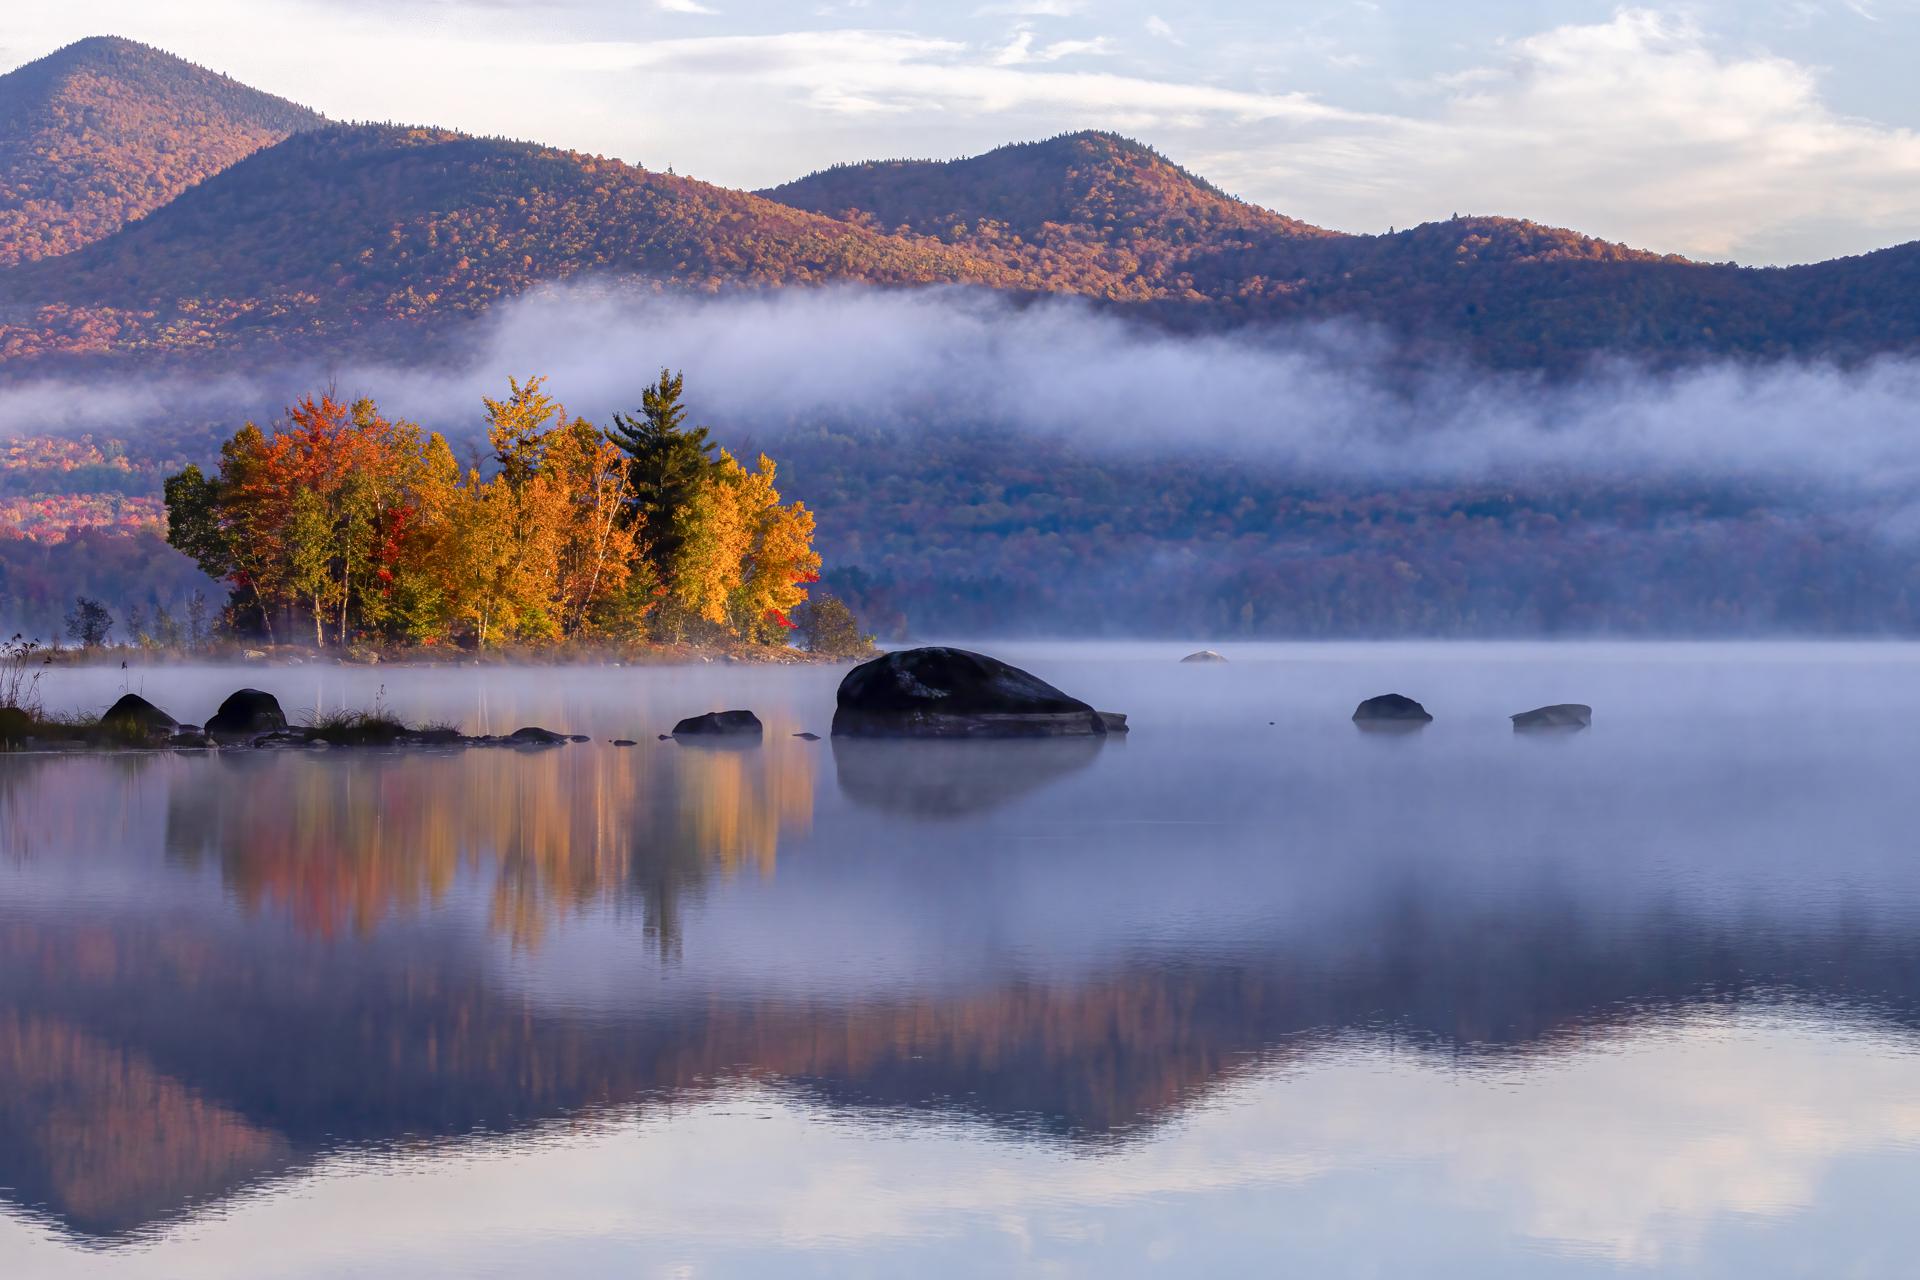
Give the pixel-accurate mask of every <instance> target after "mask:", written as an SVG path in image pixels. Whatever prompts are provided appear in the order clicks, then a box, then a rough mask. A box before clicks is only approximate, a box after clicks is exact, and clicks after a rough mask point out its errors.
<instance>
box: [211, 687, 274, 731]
mask: <svg viewBox="0 0 1920 1280" xmlns="http://www.w3.org/2000/svg"><path fill="white" fill-rule="evenodd" d="M286 727H287V715H286V712H284V711H282V710H280V700H279V699H278V698H276V697H274V696H273V695H272V694H270V693H262V692H261V691H260V690H258V689H241V690H238V691H237V692H235V693H233V694H232V695H231V696H229V697H228V698H227V700H226V701H225V702H223V703H221V704H220V710H218V711H216V712H214V715H213V719H211V720H209V721H207V725H206V729H207V736H208V737H209V738H212V739H214V740H215V741H223V742H233V741H241V740H244V739H247V738H257V737H259V736H260V735H261V734H264V733H278V732H280V731H281V730H283V729H285V728H286Z"/></svg>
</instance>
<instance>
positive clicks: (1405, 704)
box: [1353, 693, 1433, 728]
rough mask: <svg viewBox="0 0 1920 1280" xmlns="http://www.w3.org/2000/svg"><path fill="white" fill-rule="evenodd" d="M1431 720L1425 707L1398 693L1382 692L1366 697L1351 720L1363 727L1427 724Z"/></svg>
mask: <svg viewBox="0 0 1920 1280" xmlns="http://www.w3.org/2000/svg"><path fill="white" fill-rule="evenodd" d="M1432 720H1433V717H1432V716H1431V715H1429V714H1428V713H1427V709H1426V708H1425V707H1423V706H1421V705H1420V704H1419V703H1417V702H1415V701H1414V700H1413V699H1412V698H1409V697H1407V696H1405V695H1404V694H1398V693H1383V694H1381V695H1380V696H1379V697H1377V698H1368V699H1367V700H1366V701H1365V702H1363V703H1361V704H1360V705H1359V706H1358V707H1357V708H1355V709H1354V713H1353V722H1354V723H1355V724H1357V725H1360V726H1362V727H1363V728H1369V727H1376V726H1379V727H1393V728H1408V727H1412V726H1417V725H1423V724H1429V723H1431V722H1432Z"/></svg>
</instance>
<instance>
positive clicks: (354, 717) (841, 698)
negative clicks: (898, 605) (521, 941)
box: [0, 647, 1593, 751]
mask: <svg viewBox="0 0 1920 1280" xmlns="http://www.w3.org/2000/svg"><path fill="white" fill-rule="evenodd" d="M1196 660H1197V661H1200V662H1204V663H1213V662H1220V661H1225V659H1224V658H1222V657H1220V655H1218V654H1213V653H1212V652H1211V651H1208V652H1206V653H1204V654H1197V655H1194V656H1193V657H1190V658H1187V659H1185V661H1187V662H1194V661H1196ZM1433 719H1434V717H1433V715H1432V714H1431V713H1430V712H1428V710H1427V709H1426V708H1425V707H1424V706H1422V705H1421V704H1420V703H1418V702H1416V701H1415V700H1414V699H1412V698H1409V697H1406V696H1404V695H1401V694H1384V695H1382V696H1380V697H1377V698H1369V699H1368V700H1367V701H1365V702H1363V703H1361V704H1360V706H1359V707H1358V708H1357V709H1356V710H1355V712H1354V714H1353V721H1354V723H1355V725H1356V726H1357V727H1359V728H1361V729H1363V730H1367V731H1370V732H1396V733H1408V732H1417V731H1418V730H1420V729H1423V728H1425V727H1426V726H1427V725H1429V724H1431V723H1432V722H1433ZM1512 721H1513V728H1514V731H1515V732H1517V733H1543V732H1546V733H1553V732H1561V733H1564V732H1575V733H1578V732H1581V731H1584V730H1586V729H1587V728H1589V727H1590V726H1591V725H1592V723H1593V709H1592V708H1591V707H1589V706H1586V705H1585V704H1583V703H1564V704H1560V705H1557V706H1551V707H1541V708H1538V709H1536V710H1533V711H1527V712H1521V713H1520V714H1518V715H1515V716H1513V717H1512ZM1127 731H1128V726H1127V717H1126V716H1125V715H1122V714H1120V713H1119V712H1114V711H1100V710H1096V709H1095V708H1094V707H1093V706H1092V705H1090V704H1088V703H1086V702H1082V701H1080V700H1079V699H1077V698H1074V697H1071V696H1069V695H1068V694H1066V693H1063V692H1061V691H1060V690H1059V689H1057V688H1055V687H1054V686H1053V685H1051V684H1048V683H1047V682H1046V681H1044V680H1042V679H1040V678H1039V677H1038V676H1035V675H1033V674H1031V673H1030V672H1026V671H1022V670H1021V669H1020V668H1018V667H1014V666H1010V665H1009V664H1007V663H1005V662H1002V661H1000V660H999V659H997V658H992V657H988V656H987V655H985V654H980V653H973V652H971V651H968V650H965V649H953V648H945V647H929V648H920V649H909V650H902V651H898V652H894V653H887V654H882V655H881V656H879V657H877V658H874V659H872V660H870V661H868V662H864V663H862V664H860V665H859V666H857V667H855V668H854V669H853V670H851V671H849V672H848V673H847V675H846V677H845V679H843V680H842V681H841V683H840V688H839V692H838V695H837V697H836V709H835V712H834V717H833V736H834V737H835V738H837V739H858V738H869V739H914V738H920V739H948V740H951V739H983V740H991V739H1034V738H1092V739H1099V738H1105V737H1109V736H1117V735H1121V734H1125V733H1126V732H1127ZM764 732H765V730H764V727H763V726H762V724H761V722H760V720H759V718H758V717H757V716H755V715H754V713H753V712H751V711H747V710H729V711H710V712H706V713H704V714H701V715H696V716H689V717H687V718H685V719H682V720H681V721H679V722H678V723H677V724H675V725H674V727H673V731H672V732H671V733H661V734H659V735H658V737H659V738H660V739H662V740H668V739H672V740H676V741H683V742H697V741H703V740H704V741H712V742H734V743H744V744H753V743H758V742H759V741H760V740H761V739H762V737H763V735H764ZM795 736H796V737H800V738H803V739H806V740H809V741H817V740H818V739H817V738H816V737H815V735H813V734H798V735H795ZM589 741H591V739H590V738H589V737H588V736H587V735H585V734H574V733H562V732H557V731H555V730H552V729H547V728H543V727H540V726H538V725H527V726H524V727H522V728H519V729H516V730H514V731H513V732H512V733H507V734H466V733H462V732H461V731H460V730H459V729H458V728H457V727H456V726H453V725H441V724H429V725H409V724H406V723H404V722H402V721H400V720H398V719H396V718H395V717H393V716H391V715H389V714H387V713H386V712H384V711H383V710H380V709H379V708H376V709H375V710H373V711H356V712H340V713H336V714H333V715H330V716H325V717H321V718H320V719H319V720H317V721H316V722H315V723H312V724H306V725H295V724H291V723H289V721H288V720H287V717H286V713H285V712H284V711H283V710H282V709H281V707H280V703H279V700H278V699H277V698H275V697H274V695H273V694H271V693H267V692H265V691H263V690H260V689H252V688H248V689H239V690H236V691H235V692H234V693H232V694H231V695H229V696H228V697H227V699H226V700H225V701H224V702H222V703H221V704H220V707H219V710H217V711H216V712H215V713H214V714H213V715H212V716H211V717H209V718H208V720H207V721H206V723H205V724H204V725H196V724H183V723H181V722H179V721H176V720H175V719H174V718H173V717H172V716H170V715H169V714H168V713H167V712H165V711H164V710H162V709H161V708H160V707H158V706H156V705H155V704H153V703H151V702H149V701H147V700H146V699H145V698H143V697H141V696H140V695H138V694H133V693H129V694H126V695H124V696H123V697H121V698H120V700H119V701H118V702H116V703H114V704H113V706H112V707H110V708H108V710H107V711H106V712H105V713H104V714H102V715H101V716H100V718H99V719H98V720H94V721H87V720H78V719H48V718H46V717H36V716H34V715H32V714H29V713H28V712H26V711H23V710H22V709H20V708H18V707H0V748H4V749H5V750H8V751H98V750H115V751H129V750H167V751H212V750H222V749H234V748H243V749H247V750H259V749H266V750H328V749H333V748H341V747H346V748H353V747H373V748H384V749H449V748H467V747H506V748H522V749H538V748H548V747H558V746H564V745H567V744H569V743H581V742H589ZM612 742H613V745H615V746H620V747H630V746H633V745H635V740H634V739H631V738H618V739H613V740H612Z"/></svg>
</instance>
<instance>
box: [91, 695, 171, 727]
mask: <svg viewBox="0 0 1920 1280" xmlns="http://www.w3.org/2000/svg"><path fill="white" fill-rule="evenodd" d="M100 728H101V729H102V730H103V731H104V732H106V733H108V734H112V735H114V736H117V737H129V738H153V737H167V738H170V737H172V736H173V735H174V734H176V733H178V732H180V722H179V721H177V720H175V719H174V718H173V717H172V716H170V715H168V714H167V713H166V712H164V711H162V710H161V709H160V708H158V707H156V706H154V705H153V704H152V703H151V702H148V701H147V700H146V699H145V698H143V697H141V696H140V695H139V694H137V693H128V694H122V695H121V697H120V701H118V702H116V703H114V704H113V705H112V706H111V707H108V708H107V710H106V714H105V715H103V716H101V717H100Z"/></svg>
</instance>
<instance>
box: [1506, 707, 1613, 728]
mask: <svg viewBox="0 0 1920 1280" xmlns="http://www.w3.org/2000/svg"><path fill="white" fill-rule="evenodd" d="M1512 719H1513V730H1514V732H1515V733H1540V732H1543V731H1550V730H1555V729H1558V730H1580V729H1590V728H1592V727H1593V708H1592V707H1590V706H1588V705H1587V704H1586V703H1584V702H1562V703H1559V704H1558V705H1556V706H1551V707H1535V708H1534V709H1533V710H1532V711H1522V712H1521V713H1520V714H1519V715H1517V716H1514V717H1512Z"/></svg>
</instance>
